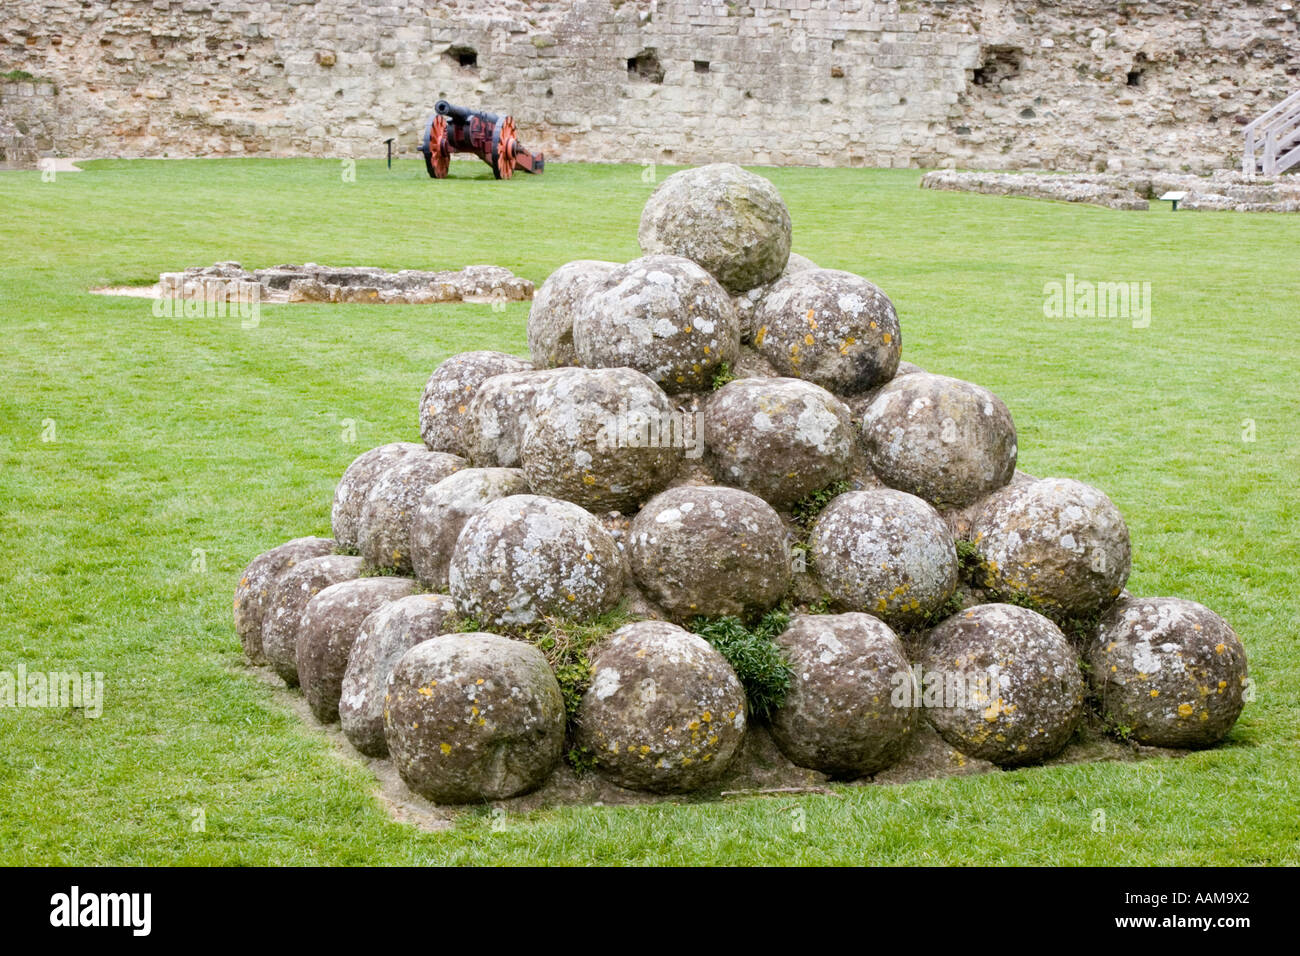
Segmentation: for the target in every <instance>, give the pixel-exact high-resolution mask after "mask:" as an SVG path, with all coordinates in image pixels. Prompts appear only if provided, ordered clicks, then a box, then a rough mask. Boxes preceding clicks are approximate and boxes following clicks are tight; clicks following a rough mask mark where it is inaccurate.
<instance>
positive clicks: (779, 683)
mask: <svg viewBox="0 0 1300 956" xmlns="http://www.w3.org/2000/svg"><path fill="white" fill-rule="evenodd" d="M789 623H790V615H789V613H788V612H786V611H785V610H784V609H783V608H777V609H776V610H772V611H769V612H768V613H767V614H765V615H763V617H762V618H760V619H759V620H758V622H757V623H755V624H754V625H753V626H752V627H747V626H746V625H745V622H744V621H742V620H741V619H740V618H738V617H714V618H708V617H697V618H694V619H693V620H692V621H691V622H690V624H689V625H688V627H689V628H690V629H691V630H692V631H694V632H695V633H696V634H698V635H700V637H702V638H704V639H705V640H706V641H708V642H709V643H710V644H712V645H713V647H714V648H715V649H716V650H717V651H718V653H720V654H721V655H722V656H723V657H725V658H726V659H727V663H729V664H730V665H731V668H732V670H734V671H735V672H736V676H737V677H738V678H739V679H740V684H741V686H742V687H744V688H745V699H746V701H747V702H748V705H749V713H750V715H751V716H753V717H758V718H759V719H762V720H766V719H767V718H769V717H770V716H771V715H772V713H773V712H774V711H775V710H776V709H777V708H779V707H780V706H781V705H782V704H783V703H785V695H786V693H787V692H789V690H790V678H791V677H793V676H794V669H793V668H792V667H791V666H790V662H789V661H787V660H786V659H785V655H784V653H783V652H782V650H781V646H780V645H779V644H777V643H776V640H775V638H776V636H777V635H778V634H780V633H781V632H782V631H784V630H785V629H786V626H787V625H788V624H789Z"/></svg>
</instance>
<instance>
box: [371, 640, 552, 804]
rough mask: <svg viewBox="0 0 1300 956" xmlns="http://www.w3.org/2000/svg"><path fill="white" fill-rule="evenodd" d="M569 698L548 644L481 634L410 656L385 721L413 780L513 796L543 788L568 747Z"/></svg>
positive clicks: (467, 798) (444, 789)
mask: <svg viewBox="0 0 1300 956" xmlns="http://www.w3.org/2000/svg"><path fill="white" fill-rule="evenodd" d="M564 722H565V713H564V698H563V696H562V695H561V694H560V687H559V685H558V684H557V683H556V681H555V675H554V674H553V673H552V672H551V668H550V666H549V665H548V664H547V663H546V658H545V657H543V656H542V653H541V651H539V650H538V649H537V648H535V647H533V646H532V645H530V644H525V643H524V642H522V641H513V640H510V639H509V638H506V637H501V636H499V635H496V634H486V633H481V632H474V633H467V634H446V635H443V636H442V637H440V638H438V639H437V640H433V641H424V642H423V643H420V644H416V645H415V646H414V647H412V648H411V649H410V650H409V651H407V652H406V653H405V654H403V655H402V657H401V659H400V660H398V662H397V665H396V666H395V667H394V668H393V673H392V675H391V677H390V678H389V681H388V690H387V694H386V697H385V704H384V728H385V734H386V737H387V741H388V752H389V754H390V755H391V756H392V759H393V765H394V766H395V767H396V768H397V772H398V774H399V775H400V776H401V778H402V780H403V781H405V783H406V785H407V786H408V787H410V788H411V789H412V790H414V791H415V792H416V793H418V794H420V795H422V796H424V797H427V798H428V799H430V800H432V801H434V802H435V803H475V802H479V801H483V800H504V799H505V798H506V797H513V796H515V795H517V794H520V793H526V792H527V791H529V790H532V789H534V788H536V787H537V786H539V785H540V784H541V783H542V782H543V781H545V780H546V778H547V777H548V776H549V775H550V773H551V771H552V770H554V769H555V765H556V764H557V763H558V762H559V760H560V754H561V753H562V751H563V749H564Z"/></svg>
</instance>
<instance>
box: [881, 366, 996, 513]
mask: <svg viewBox="0 0 1300 956" xmlns="http://www.w3.org/2000/svg"><path fill="white" fill-rule="evenodd" d="M862 436H863V439H864V441H865V444H866V448H867V458H868V460H869V461H870V463H871V469H872V470H873V471H874V472H875V473H876V474H877V475H878V476H879V477H880V480H881V481H883V482H884V483H885V484H887V485H889V487H891V488H897V489H899V490H900V491H906V492H907V493H909V494H913V495H917V496H919V497H921V498H924V499H925V500H926V501H928V502H930V504H932V505H934V506H935V507H936V508H956V507H961V506H962V505H966V504H970V503H971V502H972V501H974V500H975V499H977V498H981V497H983V496H984V495H987V494H988V493H989V492H991V491H993V490H995V489H997V488H1001V487H1002V486H1003V485H1005V484H1006V483H1007V482H1009V481H1010V480H1011V476H1012V475H1013V474H1015V470H1016V426H1015V423H1014V422H1013V421H1012V420H1011V413H1010V412H1009V411H1008V410H1007V407H1006V405H1004V404H1003V403H1002V400H1001V399H1000V398H998V397H997V396H996V395H994V394H993V393H992V392H990V391H989V390H988V389H986V388H981V387H980V386H978V385H974V384H972V383H971V382H963V381H961V380H960V379H955V378H948V377H947V376H945V375H932V374H930V373H929V372H914V373H913V374H911V375H903V376H899V377H897V378H895V379H894V380H893V381H891V382H890V383H889V384H887V385H885V386H884V387H883V388H882V389H880V391H879V392H878V393H877V394H876V397H875V398H874V399H872V401H871V404H870V405H868V406H867V408H866V410H865V411H864V412H863V415H862Z"/></svg>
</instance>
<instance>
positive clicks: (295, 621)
mask: <svg viewBox="0 0 1300 956" xmlns="http://www.w3.org/2000/svg"><path fill="white" fill-rule="evenodd" d="M364 568H365V560H364V559H363V558H357V557H352V556H350V555H342V554H329V555H323V556H322V557H319V558H308V559H306V560H305V561H299V562H298V563H297V564H295V565H294V566H293V567H292V568H289V569H288V570H286V571H285V572H284V573H283V574H281V575H280V576H279V577H278V578H276V580H275V583H274V584H272V585H271V590H270V593H268V594H267V597H266V611H265V613H264V614H263V615H262V653H263V654H264V655H265V656H266V662H267V663H268V664H270V665H271V669H272V670H274V671H275V672H276V674H278V675H279V676H280V678H281V679H282V680H283V681H284V682H285V683H286V684H288V685H289V686H290V687H296V686H298V625H299V624H300V623H301V621H302V612H303V611H304V610H305V609H306V607H307V602H308V601H310V600H311V599H312V598H314V597H315V596H316V595H317V594H319V593H320V592H321V591H323V590H325V588H327V587H329V586H330V585H333V584H338V583H339V582H340V581H350V580H352V579H353V578H357V577H360V576H361V572H362V570H364Z"/></svg>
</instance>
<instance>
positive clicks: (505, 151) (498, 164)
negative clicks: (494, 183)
mask: <svg viewBox="0 0 1300 956" xmlns="http://www.w3.org/2000/svg"><path fill="white" fill-rule="evenodd" d="M518 146H519V139H518V137H517V136H516V135H515V121H514V117H511V116H506V117H503V118H502V120H501V122H499V123H497V128H496V129H495V130H493V131H492V160H493V162H492V173H493V175H494V176H496V178H497V179H509V178H510V177H511V176H513V175H514V174H515V150H516V149H517V148H518Z"/></svg>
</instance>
